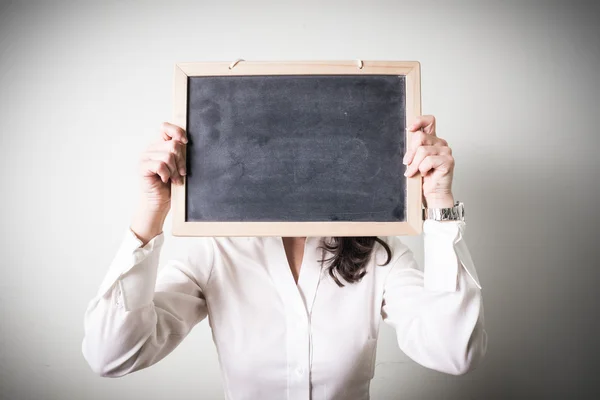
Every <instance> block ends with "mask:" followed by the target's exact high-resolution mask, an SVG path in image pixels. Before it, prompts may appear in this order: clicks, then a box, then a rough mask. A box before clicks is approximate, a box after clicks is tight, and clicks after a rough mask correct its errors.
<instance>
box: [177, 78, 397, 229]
mask: <svg viewBox="0 0 600 400" xmlns="http://www.w3.org/2000/svg"><path fill="white" fill-rule="evenodd" d="M404 80H405V78H404V76H397V75H336V76H326V75H302V76H210V77H189V78H188V103H187V104H188V105H187V107H188V109H187V134H188V137H189V143H188V147H187V170H188V174H187V178H186V179H187V182H186V186H187V193H186V221H284V222H293V221H405V216H406V210H405V199H406V196H405V191H406V178H405V177H404V175H403V174H404V170H405V169H404V168H405V167H404V165H403V164H402V157H403V155H404V151H405V143H404V130H405V124H406V122H405V119H406V118H405V113H406V108H405V82H404Z"/></svg>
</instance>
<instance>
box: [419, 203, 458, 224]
mask: <svg viewBox="0 0 600 400" xmlns="http://www.w3.org/2000/svg"><path fill="white" fill-rule="evenodd" d="M423 219H432V220H434V221H464V220H465V205H464V204H463V203H462V202H461V201H457V202H456V203H454V207H450V208H423Z"/></svg>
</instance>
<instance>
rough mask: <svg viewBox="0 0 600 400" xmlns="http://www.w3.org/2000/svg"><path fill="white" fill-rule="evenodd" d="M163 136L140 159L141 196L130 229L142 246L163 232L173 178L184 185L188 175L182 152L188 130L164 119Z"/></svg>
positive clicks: (161, 129)
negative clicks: (184, 177)
mask: <svg viewBox="0 0 600 400" xmlns="http://www.w3.org/2000/svg"><path fill="white" fill-rule="evenodd" d="M160 136H161V139H160V140H158V141H157V142H155V143H153V144H151V145H150V146H149V147H148V148H147V149H146V151H144V152H143V153H142V157H141V159H140V175H141V198H140V204H139V205H138V208H137V210H136V213H135V215H134V217H133V221H132V223H131V226H130V228H131V231H132V232H133V233H134V234H135V235H136V236H137V237H138V238H139V239H140V240H141V241H142V243H143V245H145V244H146V243H148V242H149V241H150V240H151V239H152V238H153V237H155V236H157V235H158V234H160V233H161V232H162V229H163V224H164V222H165V218H166V217H167V214H168V213H169V210H170V208H171V181H172V182H173V183H175V184H182V183H183V176H185V174H186V171H185V160H184V156H183V151H184V149H185V144H186V143H187V142H188V139H187V137H186V134H185V131H184V130H183V129H181V128H180V127H178V126H176V125H173V124H170V123H168V122H164V123H163V124H162V125H161V127H160Z"/></svg>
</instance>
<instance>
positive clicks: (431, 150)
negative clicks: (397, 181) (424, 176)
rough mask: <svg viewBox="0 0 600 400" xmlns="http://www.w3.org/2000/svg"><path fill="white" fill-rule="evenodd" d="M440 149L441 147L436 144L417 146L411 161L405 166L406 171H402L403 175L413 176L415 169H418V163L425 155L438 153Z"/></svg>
mask: <svg viewBox="0 0 600 400" xmlns="http://www.w3.org/2000/svg"><path fill="white" fill-rule="evenodd" d="M440 149H441V148H440V147H437V146H419V147H418V148H417V150H416V152H415V156H414V158H413V160H412V162H411V163H410V164H408V165H407V166H406V172H405V173H404V176H406V177H410V176H413V175H414V174H415V173H416V172H417V171H419V165H420V164H421V162H422V161H423V160H424V159H425V157H428V156H431V155H437V154H439V153H440Z"/></svg>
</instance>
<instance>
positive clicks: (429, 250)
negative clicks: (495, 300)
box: [423, 220, 481, 292]
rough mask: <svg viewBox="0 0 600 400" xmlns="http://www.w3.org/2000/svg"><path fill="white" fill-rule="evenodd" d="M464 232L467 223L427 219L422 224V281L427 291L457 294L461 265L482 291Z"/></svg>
mask: <svg viewBox="0 0 600 400" xmlns="http://www.w3.org/2000/svg"><path fill="white" fill-rule="evenodd" d="M464 230H465V222H464V221H444V222H442V221H435V220H425V222H424V223H423V233H424V241H423V242H424V252H425V255H424V258H425V260H424V261H425V262H424V278H423V279H424V287H425V289H426V290H430V291H443V292H456V291H457V290H458V272H459V270H458V268H459V264H460V265H462V267H463V268H464V270H465V272H466V273H467V274H468V275H469V276H470V277H471V279H472V280H473V282H474V283H475V285H477V287H478V288H479V289H481V285H480V283H479V279H478V278H477V273H476V272H475V266H474V265H473V260H472V259H471V255H470V253H469V249H468V248H467V245H466V243H465V241H464V238H463V233H464Z"/></svg>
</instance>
